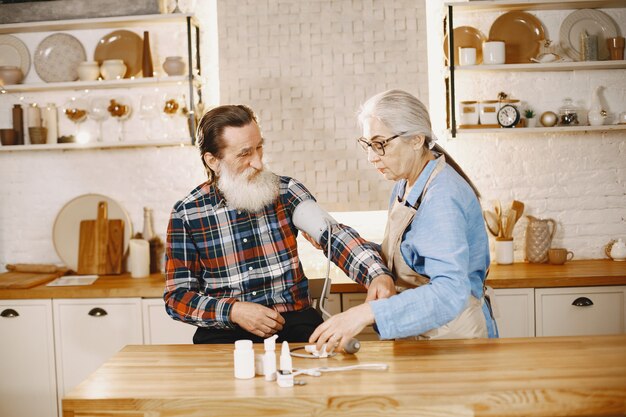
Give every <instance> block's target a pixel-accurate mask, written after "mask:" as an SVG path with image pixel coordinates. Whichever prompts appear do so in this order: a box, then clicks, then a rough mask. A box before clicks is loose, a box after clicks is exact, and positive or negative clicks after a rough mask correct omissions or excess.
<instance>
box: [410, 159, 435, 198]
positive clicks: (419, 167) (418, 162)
mask: <svg viewBox="0 0 626 417" xmlns="http://www.w3.org/2000/svg"><path fill="white" fill-rule="evenodd" d="M433 160H435V156H434V155H433V153H432V152H431V151H430V149H426V150H424V152H423V153H422V155H421V156H420V157H419V158H416V159H415V166H414V169H412V170H411V175H410V176H409V178H407V188H408V189H411V188H413V185H415V182H416V181H417V179H418V178H419V176H420V175H421V174H422V171H424V167H426V164H428V162H430V161H433Z"/></svg>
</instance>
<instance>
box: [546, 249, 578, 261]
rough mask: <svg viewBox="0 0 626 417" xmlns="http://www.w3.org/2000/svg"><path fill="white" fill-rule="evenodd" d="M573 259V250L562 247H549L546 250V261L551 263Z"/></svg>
mask: <svg viewBox="0 0 626 417" xmlns="http://www.w3.org/2000/svg"><path fill="white" fill-rule="evenodd" d="M572 259H574V252H571V251H568V250H567V249H564V248H551V249H549V250H548V261H549V262H550V263H551V264H552V265H563V264H564V263H565V262H567V261H571V260H572Z"/></svg>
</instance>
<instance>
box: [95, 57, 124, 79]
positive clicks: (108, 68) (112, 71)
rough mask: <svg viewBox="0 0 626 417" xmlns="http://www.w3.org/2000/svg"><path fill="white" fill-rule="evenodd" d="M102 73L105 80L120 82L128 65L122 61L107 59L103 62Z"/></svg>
mask: <svg viewBox="0 0 626 417" xmlns="http://www.w3.org/2000/svg"><path fill="white" fill-rule="evenodd" d="M100 72H101V73H102V78H104V79H105V80H118V79H120V78H124V74H126V65H125V64H124V61H123V60H121V59H106V60H104V61H102V66H101V67H100Z"/></svg>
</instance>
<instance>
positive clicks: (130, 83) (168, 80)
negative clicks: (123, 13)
mask: <svg viewBox="0 0 626 417" xmlns="http://www.w3.org/2000/svg"><path fill="white" fill-rule="evenodd" d="M187 82H189V78H188V77H187V76H186V75H181V76H172V77H167V76H166V77H161V78H157V77H149V78H124V79H121V80H96V81H66V82H59V83H33V84H12V85H6V86H4V87H3V86H0V93H2V94H4V92H7V93H24V92H36V91H58V90H65V91H68V90H70V91H72V90H74V91H77V90H104V89H109V88H128V87H152V86H155V87H156V86H160V85H163V86H165V85H177V84H178V85H182V84H183V83H187Z"/></svg>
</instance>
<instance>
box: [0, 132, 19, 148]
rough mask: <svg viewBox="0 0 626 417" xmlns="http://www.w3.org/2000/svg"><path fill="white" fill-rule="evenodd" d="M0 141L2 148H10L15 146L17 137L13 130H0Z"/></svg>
mask: <svg viewBox="0 0 626 417" xmlns="http://www.w3.org/2000/svg"><path fill="white" fill-rule="evenodd" d="M0 141H1V143H2V146H11V145H16V144H17V135H16V134H15V130H13V129H0Z"/></svg>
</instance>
